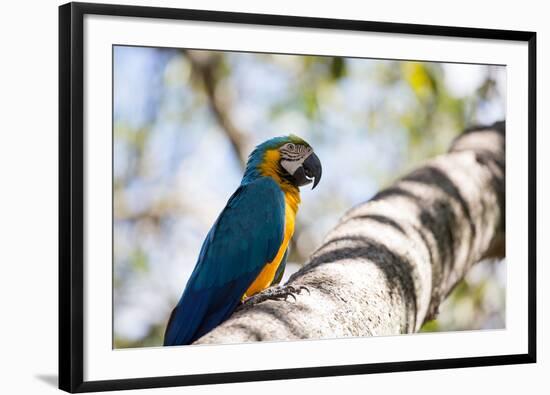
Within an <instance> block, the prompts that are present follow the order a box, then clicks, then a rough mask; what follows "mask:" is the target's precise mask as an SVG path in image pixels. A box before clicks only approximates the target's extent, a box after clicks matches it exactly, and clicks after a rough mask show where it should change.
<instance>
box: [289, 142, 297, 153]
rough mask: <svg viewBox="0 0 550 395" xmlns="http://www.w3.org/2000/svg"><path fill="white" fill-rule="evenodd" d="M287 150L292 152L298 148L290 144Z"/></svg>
mask: <svg viewBox="0 0 550 395" xmlns="http://www.w3.org/2000/svg"><path fill="white" fill-rule="evenodd" d="M287 148H288V149H289V150H291V151H294V150H295V149H296V146H295V145H294V144H292V143H288V145H287Z"/></svg>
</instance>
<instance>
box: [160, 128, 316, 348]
mask: <svg viewBox="0 0 550 395" xmlns="http://www.w3.org/2000/svg"><path fill="white" fill-rule="evenodd" d="M321 170H322V169H321V162H320V161H319V158H318V157H317V155H315V153H314V152H313V149H312V148H311V146H310V145H309V144H308V143H306V142H305V141H304V140H302V139H301V138H299V137H297V136H294V135H290V136H283V137H275V138H272V139H270V140H268V141H266V142H264V143H262V144H260V145H258V146H257V147H256V148H255V149H254V151H253V152H252V153H251V154H250V156H249V158H248V163H247V165H246V170H245V173H244V176H243V179H242V181H241V185H240V186H239V188H237V190H236V191H235V193H233V195H232V196H231V197H230V198H229V201H228V202H227V205H226V206H225V208H224V209H223V211H222V212H221V214H220V216H219V217H218V219H217V220H216V222H215V223H214V225H213V226H212V228H211V229H210V231H209V232H208V235H207V236H206V239H205V240H204V243H203V245H202V248H201V251H200V254H199V258H198V261H197V264H196V266H195V269H194V270H193V273H192V274H191V277H190V278H189V281H188V282H187V285H186V287H185V290H184V291H183V294H182V296H181V298H180V300H179V302H178V304H177V306H176V307H175V308H174V310H173V311H172V314H171V315H170V319H169V321H168V325H167V327H166V332H165V335H164V345H165V346H173V345H181V344H190V343H192V342H193V341H195V340H196V339H198V338H199V337H201V336H203V335H204V334H206V333H208V332H209V331H211V330H212V329H213V328H215V327H216V326H218V325H219V324H220V323H222V322H223V321H224V320H226V319H227V318H228V317H229V315H231V313H232V312H233V311H234V310H235V308H236V307H237V306H238V304H239V303H240V302H241V301H242V300H245V299H246V298H248V297H250V296H252V295H255V294H256V293H258V292H260V291H263V290H264V289H266V288H268V287H270V286H271V285H276V284H278V283H279V282H280V281H281V278H282V276H283V272H284V269H285V265H286V255H287V251H288V243H289V241H290V239H291V237H292V235H293V233H294V221H295V218H296V212H297V210H298V205H299V204H300V190H299V187H301V186H304V185H307V184H309V183H311V182H313V188H315V187H316V186H317V184H318V183H319V180H320V179H321Z"/></svg>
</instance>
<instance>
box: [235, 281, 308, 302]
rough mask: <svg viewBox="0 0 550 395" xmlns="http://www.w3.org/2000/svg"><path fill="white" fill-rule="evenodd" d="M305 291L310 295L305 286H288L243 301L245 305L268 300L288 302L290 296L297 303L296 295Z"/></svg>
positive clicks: (275, 288)
mask: <svg viewBox="0 0 550 395" xmlns="http://www.w3.org/2000/svg"><path fill="white" fill-rule="evenodd" d="M303 290H306V291H307V293H308V294H309V293H310V292H309V289H308V288H307V287H305V286H303V285H300V286H296V287H294V286H292V285H287V286H284V287H271V288H268V289H266V290H265V291H263V292H262V293H259V294H256V295H253V296H251V297H249V298H246V299H245V300H244V301H243V305H248V304H257V303H261V302H263V301H266V300H285V301H286V300H287V299H288V297H289V296H290V297H292V298H293V299H294V301H296V295H299V294H301V293H302V291H303Z"/></svg>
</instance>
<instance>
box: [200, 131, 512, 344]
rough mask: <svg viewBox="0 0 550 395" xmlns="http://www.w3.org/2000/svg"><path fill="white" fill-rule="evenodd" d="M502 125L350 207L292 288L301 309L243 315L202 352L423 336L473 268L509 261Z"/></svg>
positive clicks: (467, 137)
mask: <svg viewBox="0 0 550 395" xmlns="http://www.w3.org/2000/svg"><path fill="white" fill-rule="evenodd" d="M504 129H505V125H504V123H497V124H495V125H493V126H492V127H490V128H478V129H472V130H468V131H466V132H464V133H463V134H462V135H460V136H459V137H458V138H457V139H456V140H455V141H454V143H453V144H452V145H451V148H450V149H449V152H448V153H447V154H444V155H441V156H439V157H437V158H435V159H433V160H431V161H429V162H427V163H426V164H425V165H424V166H423V167H420V168H418V169H417V170H415V171H413V172H412V173H410V174H408V175H406V176H405V177H403V178H402V179H400V180H398V181H397V182H396V183H395V184H393V185H392V186H390V187H389V188H387V189H385V190H383V191H381V192H380V193H378V194H377V195H376V196H375V197H374V198H372V199H371V200H370V201H368V202H366V203H363V204H360V205H359V206H357V207H355V208H352V209H351V210H350V211H349V212H348V213H346V214H345V215H344V217H343V218H342V219H341V220H340V222H339V224H338V225H337V226H336V227H335V228H334V229H333V230H332V231H330V232H329V234H328V235H327V237H326V239H325V241H324V244H323V245H322V246H321V247H319V249H317V251H315V252H314V253H313V254H312V256H311V257H310V259H309V261H308V262H307V264H306V265H305V266H304V267H303V268H302V269H300V270H299V271H298V272H296V273H295V274H294V275H292V276H291V278H290V279H289V281H288V283H287V284H286V286H288V285H292V286H294V287H297V286H305V287H307V288H308V290H309V293H308V292H306V291H303V292H302V293H300V294H299V295H296V298H297V300H296V301H294V300H293V299H292V298H289V299H288V300H286V301H284V300H277V301H275V300H268V301H263V302H260V303H256V304H250V305H246V306H244V307H243V308H242V309H240V310H238V311H236V312H235V313H234V314H233V315H232V316H231V317H230V318H229V319H228V320H227V321H225V322H224V323H223V324H221V325H220V326H219V327H217V328H216V329H214V330H213V331H212V332H210V333H208V334H206V335H205V336H203V337H202V338H201V339H199V340H198V341H197V342H196V343H234V342H247V341H261V340H269V341H273V340H289V339H306V338H307V339H311V338H334V337H343V336H381V335H395V334H401V333H409V332H415V331H418V330H419V329H420V327H421V325H422V324H423V323H424V321H426V320H427V319H431V318H433V317H434V316H435V315H436V314H437V311H438V307H439V305H440V304H441V302H442V301H443V300H444V299H445V297H446V296H447V295H448V294H449V292H450V291H451V290H452V289H453V287H454V286H455V285H456V284H457V282H459V281H460V280H461V279H462V278H463V277H464V275H465V274H466V273H467V271H468V269H469V268H470V267H471V266H472V265H473V264H474V263H476V262H478V261H480V260H482V259H484V258H488V257H503V256H504V204H505V202H504V182H505V155H504V133H505V130H504Z"/></svg>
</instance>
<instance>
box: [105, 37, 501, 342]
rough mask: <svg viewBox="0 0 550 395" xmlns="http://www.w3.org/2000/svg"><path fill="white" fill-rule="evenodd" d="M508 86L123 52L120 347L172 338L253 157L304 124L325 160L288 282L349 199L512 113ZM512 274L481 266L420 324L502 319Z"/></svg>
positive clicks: (343, 65)
mask: <svg viewBox="0 0 550 395" xmlns="http://www.w3.org/2000/svg"><path fill="white" fill-rule="evenodd" d="M504 86H505V69H504V68H501V67H493V66H481V65H467V64H441V63H430V62H409V61H390V60H373V59H352V58H341V57H319V56H291V55H269V54H253V53H224V52H213V51H179V50H173V49H155V48H139V47H122V46H117V47H115V52H114V131H113V136H114V146H113V150H114V155H113V158H114V182H113V188H114V202H113V204H114V213H113V215H114V268H113V269H114V270H113V274H114V279H113V286H114V334H113V336H114V346H115V347H116V348H126V347H145V346H158V345H161V344H162V337H163V331H164V326H165V324H166V321H167V318H168V316H169V313H170V311H171V309H172V308H173V306H174V305H175V303H176V302H177V300H178V299H179V296H180V294H181V292H182V290H183V288H184V286H185V282H186V281H187V278H188V277H189V275H190V273H191V271H192V269H193V267H194V264H195V259H196V257H197V255H198V252H199V249H200V246H201V244H202V241H203V238H204V237H205V235H206V233H207V232H208V229H209V228H210V226H211V224H212V223H213V222H214V220H215V218H216V217H217V215H218V213H219V212H220V211H221V209H222V208H223V207H224V205H225V203H226V201H227V199H228V197H229V196H230V195H231V193H232V192H233V191H234V189H235V188H236V187H237V186H238V184H239V182H240V177H241V176H242V163H241V161H240V160H239V155H241V153H247V152H249V151H250V150H251V149H252V148H253V146H254V145H256V144H258V143H260V142H262V141H264V140H266V139H267V138H270V137H272V136H274V135H281V134H288V133H295V134H298V135H300V136H302V137H303V138H305V139H306V140H307V141H308V142H310V143H311V144H312V145H313V146H314V147H315V150H316V152H317V153H318V155H319V156H320V158H321V160H322V161H323V171H324V174H323V181H322V183H321V185H320V186H319V188H317V189H316V190H315V191H314V192H313V193H311V192H310V191H307V190H304V192H303V193H302V200H303V204H302V206H301V208H300V212H299V214H298V224H297V228H296V233H295V236H294V239H293V244H292V248H291V253H290V256H289V262H290V264H289V267H288V268H287V273H286V274H285V279H286V278H288V276H289V274H291V272H293V271H295V270H297V269H298V268H299V267H300V265H302V264H303V263H304V261H305V260H306V259H307V256H308V255H309V254H310V253H311V252H312V251H313V250H314V249H315V247H316V246H318V245H319V244H320V243H321V241H322V239H323V237H324V235H325V234H326V232H327V231H328V230H329V229H330V228H332V227H333V226H334V225H335V224H336V222H337V220H338V218H339V217H340V216H341V215H342V214H343V213H344V212H345V211H346V210H347V209H349V208H350V207H351V206H353V205H355V204H358V203H360V202H362V201H365V200H367V199H369V198H370V197H371V196H372V195H373V194H374V193H375V192H376V191H377V190H379V189H380V188H383V187H384V186H386V185H387V184H389V183H391V182H392V181H393V180H395V179H396V178H397V177H399V176H400V175H401V174H403V173H404V172H406V171H408V170H410V169H411V168H412V167H414V166H416V165H418V164H419V163H420V162H421V161H422V160H425V159H426V158H429V157H432V156H434V155H437V154H440V153H442V152H444V151H445V150H446V149H447V147H448V146H449V143H450V142H451V140H452V139H453V138H454V137H455V134H456V133H457V132H459V131H460V130H462V129H463V128H464V127H466V126H470V125H472V124H476V123H491V122H494V121H496V120H499V119H502V118H504V114H505V112H504V111H505V103H504V97H505V96H504V94H505V92H504ZM231 128H232V129H231ZM505 273H506V264H505V261H503V262H499V263H496V264H495V263H490V262H486V263H483V264H480V265H476V267H475V268H474V269H473V270H472V271H471V273H469V274H468V276H467V277H466V278H465V279H464V280H463V281H462V282H461V283H460V284H459V285H458V286H457V287H456V288H455V290H454V291H453V293H452V294H451V295H450V296H449V298H448V299H447V300H446V301H445V303H444V304H443V306H442V307H441V313H440V315H439V316H438V318H437V319H436V320H434V321H430V322H427V323H426V324H425V325H424V327H423V328H422V330H423V331H448V330H463V329H480V328H502V327H504V322H505V298H504V294H505V292H504V291H505V282H506V281H505Z"/></svg>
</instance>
